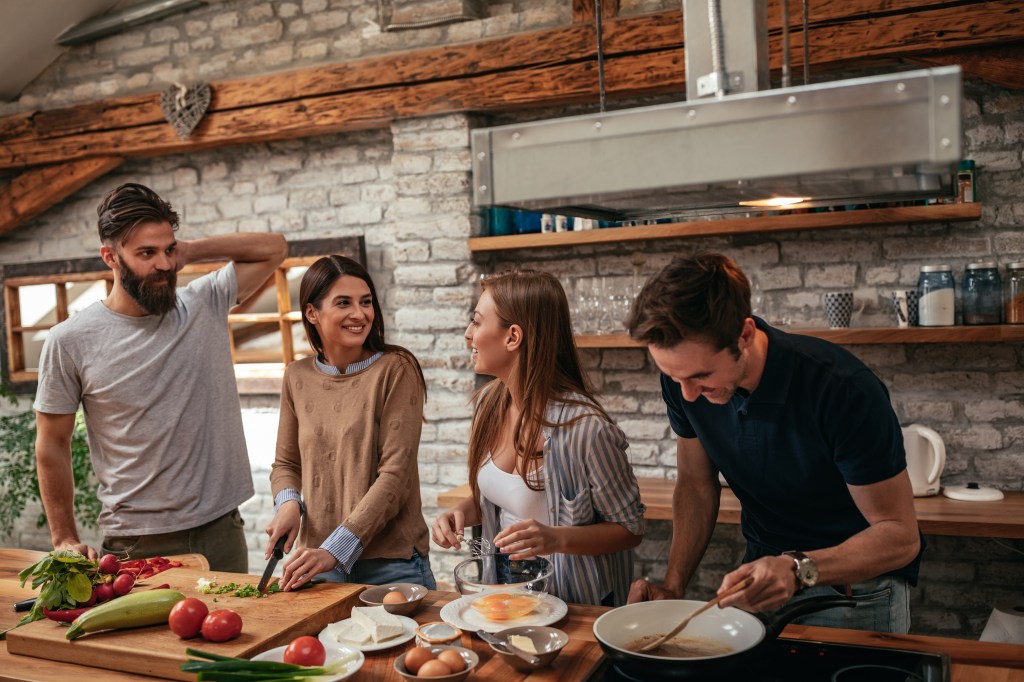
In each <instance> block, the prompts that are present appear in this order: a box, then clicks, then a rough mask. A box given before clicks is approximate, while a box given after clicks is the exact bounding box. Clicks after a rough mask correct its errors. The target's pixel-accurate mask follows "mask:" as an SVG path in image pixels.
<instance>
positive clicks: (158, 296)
mask: <svg viewBox="0 0 1024 682" xmlns="http://www.w3.org/2000/svg"><path fill="white" fill-rule="evenodd" d="M117 260H118V262H119V263H120V264H121V286H122V287H123V288H124V290H125V293H127V294H128V295H129V296H131V298H132V300H133V301H135V302H136V303H137V304H138V305H139V307H140V308H142V309H143V310H145V311H146V312H147V313H149V314H150V315H166V314H167V313H168V312H170V311H171V310H172V309H173V308H174V306H175V305H176V304H177V302H178V292H177V288H176V287H177V284H178V273H177V272H175V271H173V270H170V271H157V272H154V273H153V274H151V275H147V276H146V277H140V276H139V275H138V274H136V272H135V271H134V270H132V269H131V268H130V267H128V264H127V263H125V262H124V259H123V258H121V255H120V254H118V256H117ZM164 282H166V284H164Z"/></svg>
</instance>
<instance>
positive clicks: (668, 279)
mask: <svg viewBox="0 0 1024 682" xmlns="http://www.w3.org/2000/svg"><path fill="white" fill-rule="evenodd" d="M626 326H627V328H628V329H629V332H630V335H631V336H632V338H634V339H636V340H639V341H643V342H646V343H647V344H648V349H649V351H650V353H651V357H652V358H653V359H654V361H655V363H656V364H657V365H658V368H659V369H660V370H661V372H662V375H661V385H662V396H663V398H664V400H665V402H666V404H667V406H668V417H669V422H670V423H671V425H672V429H673V431H675V433H676V435H677V436H678V441H677V467H678V478H677V482H676V486H675V492H674V494H673V500H672V509H673V533H672V543H671V548H670V552H669V560H668V573H667V576H666V579H665V584H664V586H657V585H655V584H653V583H649V582H646V581H643V580H639V581H635V582H634V583H633V586H632V588H631V590H630V601H634V602H635V601H643V600H646V599H663V598H678V597H681V596H682V594H683V592H684V590H685V588H686V584H687V583H688V582H689V580H690V578H691V576H692V575H693V573H694V571H695V570H696V568H697V565H698V563H699V562H700V559H701V557H702V556H703V554H704V551H705V550H706V549H707V544H708V540H709V539H710V537H711V531H712V529H713V528H714V525H715V520H716V518H717V515H718V505H719V495H720V493H721V487H720V484H719V482H718V474H719V472H721V473H722V474H723V475H724V477H725V479H726V481H727V482H728V483H729V485H730V486H731V487H732V489H733V492H734V493H735V494H736V497H737V498H739V500H740V502H741V504H742V506H743V513H742V517H741V528H742V530H743V535H744V537H745V538H746V540H747V551H746V556H745V557H744V563H743V565H741V566H740V567H739V568H737V569H736V570H734V571H732V572H731V573H729V574H727V575H726V576H725V578H724V579H723V581H722V584H721V587H719V590H718V591H719V592H723V591H724V590H726V589H728V588H729V587H731V586H732V585H734V584H736V583H738V582H740V581H741V580H743V579H745V578H746V577H747V576H752V577H753V579H754V580H753V583H752V584H751V585H750V586H749V587H747V588H746V589H744V590H741V591H740V592H737V593H736V594H735V595H734V596H730V597H727V598H726V599H723V600H722V602H721V606H723V607H725V606H738V607H740V608H744V609H747V610H750V611H765V610H772V609H777V608H779V607H781V606H782V605H784V604H786V603H787V602H788V601H790V600H791V599H793V598H794V595H797V596H796V597H795V598H796V599H802V598H806V597H807V596H813V595H816V594H833V595H834V594H836V592H837V591H838V592H840V593H842V592H846V593H847V594H852V595H854V596H858V597H863V598H864V599H865V601H864V602H862V603H859V604H858V605H857V607H856V608H852V609H851V608H835V609H829V610H827V611H823V612H821V613H818V614H814V615H812V616H807V617H804V618H803V619H802V620H801V621H800V622H801V623H804V624H811V625H828V626H834V627H848V628H855V629H867V630H877V631H889V632H907V630H908V629H909V627H910V613H909V606H908V601H909V598H908V588H907V583H908V582H909V583H910V584H916V583H917V574H918V567H919V564H920V559H921V551H922V548H923V540H922V538H921V535H920V531H919V530H918V527H917V519H916V517H915V513H914V505H913V493H912V490H911V486H910V479H909V477H908V475H907V471H906V456H905V453H904V450H903V438H902V434H901V431H900V425H899V422H898V421H897V418H896V415H895V413H894V412H893V409H892V406H891V404H890V400H889V394H888V392H887V391H886V389H885V386H884V385H883V384H882V382H881V381H880V380H879V379H878V378H877V377H876V376H875V375H874V374H873V373H872V372H871V371H870V370H869V369H868V368H867V367H866V366H864V364H863V363H861V362H860V361H859V360H858V359H857V358H855V357H854V356H853V355H852V354H850V353H849V352H847V351H846V350H844V349H842V348H840V347H838V346H836V345H834V344H831V343H829V342H827V341H823V340H820V339H815V338H811V337H807V336H800V335H795V334H787V333H784V332H782V331H780V330H778V329H775V328H773V327H771V326H769V325H767V324H766V323H765V322H764V320H761V319H758V318H755V317H752V316H751V311H750V285H749V283H748V280H747V278H746V276H745V275H744V274H743V272H742V271H741V270H740V269H739V267H738V266H737V265H736V264H735V263H734V262H732V261H731V260H729V259H728V258H726V257H725V256H722V255H718V254H702V255H698V256H694V257H677V258H675V259H674V260H673V261H672V262H671V263H670V264H669V265H668V266H666V267H665V268H664V269H663V270H662V271H661V272H659V273H658V274H656V275H655V276H654V277H653V278H652V279H651V280H650V281H648V282H647V284H646V285H645V286H644V288H643V290H642V291H641V292H640V295H639V296H638V297H637V301H636V303H635V305H634V307H633V310H632V311H631V313H630V317H629V319H628V320H627V323H626Z"/></svg>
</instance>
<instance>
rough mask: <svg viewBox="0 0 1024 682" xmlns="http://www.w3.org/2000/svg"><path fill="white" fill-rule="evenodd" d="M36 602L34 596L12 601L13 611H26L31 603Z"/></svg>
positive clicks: (30, 606)
mask: <svg viewBox="0 0 1024 682" xmlns="http://www.w3.org/2000/svg"><path fill="white" fill-rule="evenodd" d="M35 603H36V598H35V597H29V598H28V599H22V600H21V601H16V602H14V610H15V611H28V610H29V609H31V608H32V605H33V604H35Z"/></svg>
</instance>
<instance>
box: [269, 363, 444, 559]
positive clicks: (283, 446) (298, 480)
mask: <svg viewBox="0 0 1024 682" xmlns="http://www.w3.org/2000/svg"><path fill="white" fill-rule="evenodd" d="M422 424H423V390H422V388H421V387H420V381H419V376H418V374H417V372H416V368H415V367H414V366H413V365H412V364H411V363H410V362H409V361H408V360H407V359H406V358H403V357H402V356H401V355H399V354H397V353H385V354H384V356H383V357H382V358H381V359H380V360H377V361H376V362H374V363H373V364H371V365H370V366H369V367H367V368H366V369H363V370H361V371H359V372H355V373H353V374H347V375H341V376H331V375H327V374H324V373H323V372H321V371H320V370H318V369H317V368H316V365H315V364H314V362H313V358H304V359H302V360H298V361H296V362H293V363H291V364H290V365H288V368H287V369H286V370H285V373H284V385H283V386H282V388H281V423H280V426H279V428H278V432H277V456H276V458H275V460H274V465H273V467H272V470H271V473H270V485H271V489H272V491H273V494H274V496H275V497H276V496H277V493H278V492H280V491H281V490H283V489H285V488H293V489H295V490H299V491H301V493H302V499H303V502H304V503H305V505H306V515H305V516H304V517H303V521H302V528H301V530H300V531H299V546H306V547H319V546H320V544H321V543H322V542H323V541H324V540H325V539H326V538H327V536H328V535H330V534H331V533H332V532H333V531H334V529H335V528H337V527H338V526H339V525H341V524H344V526H345V527H346V528H348V529H349V530H350V531H352V533H353V534H354V535H356V537H358V538H359V541H360V542H361V544H362V546H363V553H362V555H361V556H360V559H408V558H410V557H411V556H412V551H413V549H415V550H416V551H417V552H419V554H420V555H421V556H423V557H426V556H427V552H428V550H429V541H428V538H429V536H428V533H427V525H426V523H425V522H424V520H423V512H422V509H421V505H420V478H419V471H418V469H417V464H416V453H417V451H418V449H419V443H420V429H421V427H422Z"/></svg>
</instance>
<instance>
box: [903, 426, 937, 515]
mask: <svg viewBox="0 0 1024 682" xmlns="http://www.w3.org/2000/svg"><path fill="white" fill-rule="evenodd" d="M903 448H904V449H905V450H906V451H907V473H908V474H909V475H910V484H911V485H912V486H913V487H914V497H925V496H927V495H937V494H938V493H939V489H940V488H941V484H940V482H939V479H940V477H941V476H942V470H943V469H944V468H945V467H946V445H945V443H943V442H942V438H941V437H940V436H939V434H938V433H936V432H935V431H934V429H929V428H928V427H927V426H921V425H920V424H911V425H910V426H905V427H903Z"/></svg>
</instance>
